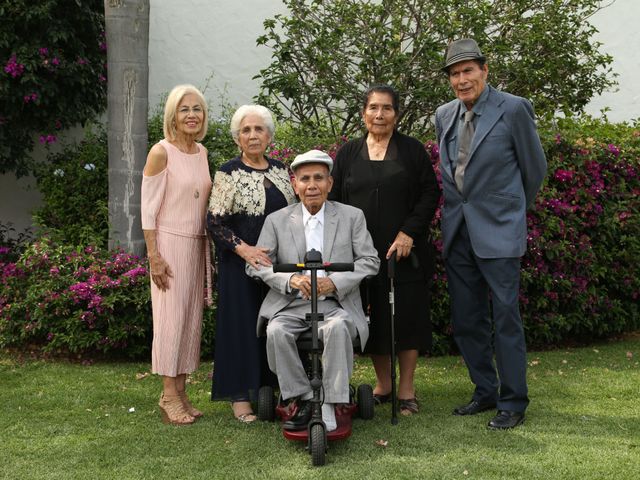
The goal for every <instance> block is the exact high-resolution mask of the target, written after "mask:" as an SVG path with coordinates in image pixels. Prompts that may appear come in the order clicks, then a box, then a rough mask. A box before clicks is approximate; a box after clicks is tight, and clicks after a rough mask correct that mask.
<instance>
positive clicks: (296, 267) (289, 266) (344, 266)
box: [273, 262, 354, 273]
mask: <svg viewBox="0 0 640 480" xmlns="http://www.w3.org/2000/svg"><path fill="white" fill-rule="evenodd" d="M353 269H354V264H353V262H336V263H329V262H326V263H315V262H312V263H274V264H273V271H274V272H276V273H277V272H301V271H303V270H324V271H325V272H353Z"/></svg>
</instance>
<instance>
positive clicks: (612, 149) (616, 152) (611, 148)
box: [607, 143, 620, 157]
mask: <svg viewBox="0 0 640 480" xmlns="http://www.w3.org/2000/svg"><path fill="white" fill-rule="evenodd" d="M607 150H608V151H609V152H611V153H612V154H613V155H614V156H616V157H617V156H618V155H620V149H619V148H618V147H616V146H615V145H614V144H613V143H610V144H609V145H607Z"/></svg>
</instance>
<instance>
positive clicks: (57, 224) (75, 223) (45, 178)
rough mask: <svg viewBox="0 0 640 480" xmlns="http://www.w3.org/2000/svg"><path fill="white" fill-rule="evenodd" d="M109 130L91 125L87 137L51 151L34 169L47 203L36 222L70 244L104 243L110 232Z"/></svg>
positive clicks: (55, 236) (59, 239)
mask: <svg viewBox="0 0 640 480" xmlns="http://www.w3.org/2000/svg"><path fill="white" fill-rule="evenodd" d="M107 169H108V153H107V134H106V132H105V130H104V129H103V128H97V129H96V130H95V131H93V130H91V129H88V130H87V132H86V136H85V138H84V140H82V141H81V142H80V143H78V144H76V145H71V146H67V147H66V148H65V149H64V150H63V151H62V152H61V153H57V154H52V155H49V157H48V158H47V161H46V162H42V163H41V164H39V165H38V166H37V168H36V170H35V171H34V175H35V177H36V180H37V182H38V189H39V190H40V193H42V197H43V205H42V207H41V208H39V209H37V210H36V211H35V212H34V215H33V219H34V222H35V224H36V225H37V226H38V227H39V228H40V229H41V230H42V231H43V233H46V234H47V235H48V236H50V237H52V238H53V239H54V240H56V241H58V242H60V243H65V244H67V245H97V246H99V247H103V246H105V245H106V243H107V239H108V236H109V224H108V221H109V210H108V199H109V181H108V175H107Z"/></svg>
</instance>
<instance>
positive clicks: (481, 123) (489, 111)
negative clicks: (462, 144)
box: [469, 87, 504, 162]
mask: <svg viewBox="0 0 640 480" xmlns="http://www.w3.org/2000/svg"><path fill="white" fill-rule="evenodd" d="M488 88H490V90H489V96H488V97H487V104H486V105H485V107H484V111H483V112H482V115H480V116H479V117H478V123H477V125H476V132H475V134H474V135H473V141H472V142H471V151H470V152H469V161H470V162H471V161H472V160H473V154H474V153H475V151H476V149H477V148H478V145H480V143H481V142H482V141H483V140H484V137H486V136H487V134H488V133H489V132H490V131H491V129H492V128H493V126H494V125H495V124H496V122H497V121H498V120H500V117H502V115H503V114H504V110H503V109H502V106H501V105H502V102H503V100H502V98H501V97H499V96H498V95H497V92H496V90H494V89H493V88H491V87H488Z"/></svg>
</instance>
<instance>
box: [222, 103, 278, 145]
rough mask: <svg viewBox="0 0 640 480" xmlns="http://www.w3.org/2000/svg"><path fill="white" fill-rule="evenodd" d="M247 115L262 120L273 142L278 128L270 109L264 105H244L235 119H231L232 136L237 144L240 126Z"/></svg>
mask: <svg viewBox="0 0 640 480" xmlns="http://www.w3.org/2000/svg"><path fill="white" fill-rule="evenodd" d="M247 115H258V116H259V117H260V118H262V121H263V122H264V126H265V127H267V130H268V132H269V136H270V137H271V140H273V136H274V135H275V133H276V126H275V124H274V123H273V117H272V116H271V112H270V111H269V109H268V108H266V107H263V106H262V105H242V106H241V107H240V108H238V109H237V110H236V112H235V113H234V114H233V117H231V125H230V127H229V129H230V130H231V136H232V137H233V140H234V141H235V142H236V143H238V136H239V134H240V124H241V123H242V120H244V117H246V116H247Z"/></svg>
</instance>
